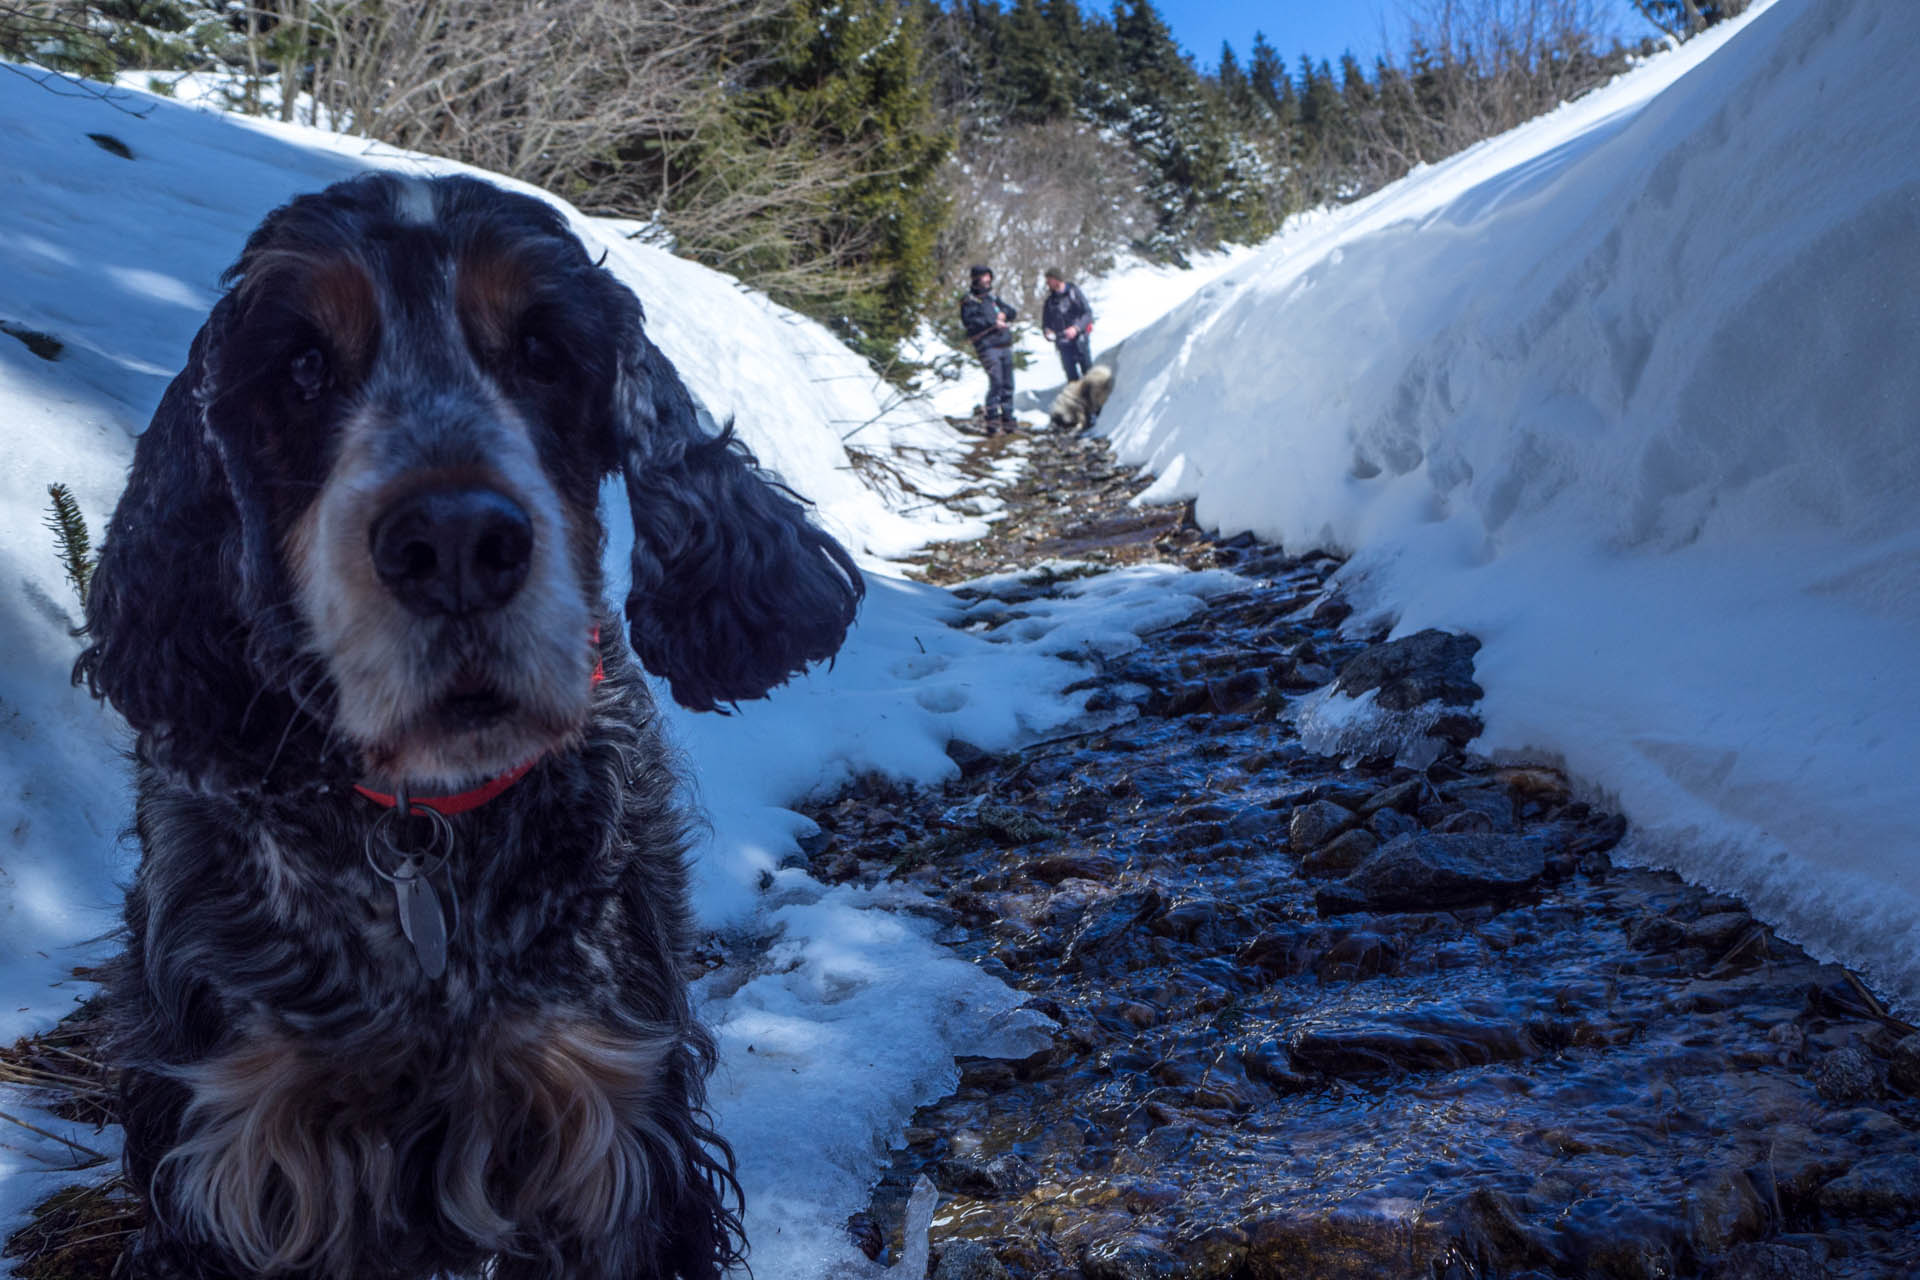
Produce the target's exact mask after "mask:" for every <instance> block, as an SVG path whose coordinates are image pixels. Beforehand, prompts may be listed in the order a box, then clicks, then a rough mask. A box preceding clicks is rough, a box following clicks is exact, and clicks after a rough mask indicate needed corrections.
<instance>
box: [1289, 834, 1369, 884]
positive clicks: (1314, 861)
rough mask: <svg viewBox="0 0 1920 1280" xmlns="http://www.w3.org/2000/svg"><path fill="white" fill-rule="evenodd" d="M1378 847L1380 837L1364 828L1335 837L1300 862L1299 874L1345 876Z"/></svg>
mask: <svg viewBox="0 0 1920 1280" xmlns="http://www.w3.org/2000/svg"><path fill="white" fill-rule="evenodd" d="M1379 847H1380V837H1378V836H1376V835H1374V834H1373V832H1371V831H1368V830H1367V829H1366V828H1364V827H1355V828H1354V829H1353V830H1351V831H1347V832H1344V833H1342V834H1340V835H1337V836H1335V837H1334V838H1333V839H1331V840H1329V841H1327V843H1325V844H1323V845H1321V846H1320V847H1319V848H1318V849H1315V850H1314V851H1313V852H1312V853H1310V854H1308V855H1307V856H1306V857H1304V858H1302V859H1301V860H1300V873H1301V874H1302V875H1308V876H1339V875H1345V874H1347V873H1348V872H1349V871H1352V870H1353V869H1354V868H1355V867H1357V866H1359V865H1360V864H1361V863H1362V862H1364V861H1365V860H1366V858H1367V856H1368V855H1369V854H1371V853H1372V852H1373V851H1374V850H1376V849H1378V848H1379Z"/></svg>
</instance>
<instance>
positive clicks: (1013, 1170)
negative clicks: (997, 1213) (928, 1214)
mask: <svg viewBox="0 0 1920 1280" xmlns="http://www.w3.org/2000/svg"><path fill="white" fill-rule="evenodd" d="M936 1173H937V1175H938V1179H939V1182H940V1187H941V1189H942V1190H943V1191H950V1192H955V1193H957V1194H960V1195H966V1196H978V1197H987V1198H997V1197H1001V1196H1012V1195H1019V1194H1021V1193H1022V1192H1026V1191H1031V1190H1032V1189H1033V1187H1034V1184H1035V1182H1036V1181H1037V1179H1036V1178H1035V1177H1034V1173H1033V1169H1032V1168H1031V1167H1030V1166H1028V1164H1027V1162H1026V1161H1024V1160H1022V1159H1021V1158H1020V1157H1019V1156H1017V1155H1014V1154H1013V1153H1012V1152H1001V1153H1000V1154H998V1155H993V1156H985V1155H962V1156H949V1157H947V1158H946V1159H945V1160H942V1161H941V1162H940V1164H939V1167H938V1169H937V1170H936Z"/></svg>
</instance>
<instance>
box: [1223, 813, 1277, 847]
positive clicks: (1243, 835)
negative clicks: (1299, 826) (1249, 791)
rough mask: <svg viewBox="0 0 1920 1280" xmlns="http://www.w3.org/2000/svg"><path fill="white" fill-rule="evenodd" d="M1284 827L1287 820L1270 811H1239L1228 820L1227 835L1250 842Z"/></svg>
mask: <svg viewBox="0 0 1920 1280" xmlns="http://www.w3.org/2000/svg"><path fill="white" fill-rule="evenodd" d="M1283 825H1285V819H1283V818H1281V816H1280V815H1279V814H1277V813H1275V812H1273V811H1272V810H1270V809H1261V808H1257V807H1255V808H1247V809H1240V810H1237V811H1236V812H1235V813H1234V815H1233V816H1232V817H1231V818H1229V819H1227V833H1228V834H1229V835H1232V836H1235V837H1237V838H1239V839H1241V840H1250V839H1254V838H1256V837H1259V836H1268V835H1272V834H1273V833H1275V832H1277V831H1278V830H1280V828H1281V827H1282V826H1283Z"/></svg>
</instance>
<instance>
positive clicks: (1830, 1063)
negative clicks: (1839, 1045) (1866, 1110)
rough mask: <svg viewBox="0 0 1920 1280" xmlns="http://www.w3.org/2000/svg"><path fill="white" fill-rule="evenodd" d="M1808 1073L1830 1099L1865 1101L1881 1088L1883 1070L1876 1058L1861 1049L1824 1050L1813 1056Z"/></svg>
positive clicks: (1832, 1100)
mask: <svg viewBox="0 0 1920 1280" xmlns="http://www.w3.org/2000/svg"><path fill="white" fill-rule="evenodd" d="M1808 1074H1809V1075H1811V1076H1812V1077H1813V1087H1814V1088H1815V1089H1816V1090H1818V1091H1819V1093H1820V1096H1821V1097H1823V1098H1825V1099H1826V1100H1827V1101H1828V1102H1864V1101H1866V1100H1867V1099H1868V1098H1871V1097H1873V1096H1874V1095H1875V1094H1877V1093H1878V1092H1879V1091H1880V1073H1879V1072H1878V1071H1876V1070H1875V1069H1874V1064H1873V1059H1872V1058H1869V1057H1868V1056H1867V1055H1866V1054H1864V1053H1862V1052H1861V1051H1860V1050H1858V1049H1852V1048H1848V1049H1835V1050H1834V1051H1833V1052H1831V1053H1823V1054H1821V1055H1820V1056H1819V1057H1818V1058H1816V1059H1814V1062H1813V1066H1812V1068H1811V1069H1810V1070H1809V1072H1808Z"/></svg>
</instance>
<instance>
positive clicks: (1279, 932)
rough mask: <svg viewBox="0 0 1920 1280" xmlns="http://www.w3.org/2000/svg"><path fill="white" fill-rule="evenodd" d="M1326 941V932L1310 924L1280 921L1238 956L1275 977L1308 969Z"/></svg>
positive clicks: (1241, 950)
mask: <svg viewBox="0 0 1920 1280" xmlns="http://www.w3.org/2000/svg"><path fill="white" fill-rule="evenodd" d="M1326 945H1327V934H1326V932H1325V931H1324V930H1322V929H1316V928H1313V927H1312V926H1309V925H1297V924H1287V925H1278V926H1276V927H1274V928H1272V929H1267V930H1264V931H1262V932H1261V934H1260V936H1259V937H1257V938H1255V939H1254V940H1253V941H1252V942H1249V943H1248V944H1247V945H1246V946H1244V947H1242V948H1241V949H1240V955H1239V960H1240V962H1241V963H1242V964H1245V965H1251V966H1252V967H1254V968H1257V969H1260V970H1262V971H1263V972H1265V973H1267V974H1268V975H1270V976H1272V977H1275V978H1290V977H1292V976H1293V975H1294V974H1296V973H1305V972H1306V971H1307V969H1308V968H1309V967H1310V966H1311V965H1312V964H1313V962H1314V961H1315V960H1317V959H1318V958H1319V957H1320V954H1321V952H1322V951H1324V950H1325V948H1326Z"/></svg>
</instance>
